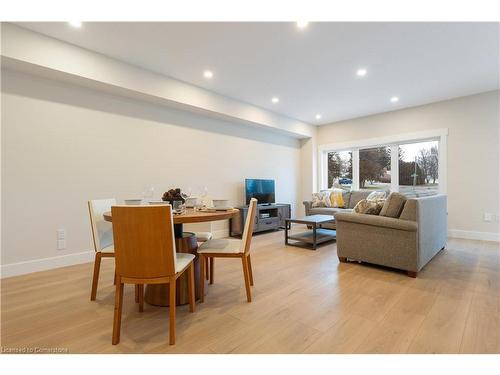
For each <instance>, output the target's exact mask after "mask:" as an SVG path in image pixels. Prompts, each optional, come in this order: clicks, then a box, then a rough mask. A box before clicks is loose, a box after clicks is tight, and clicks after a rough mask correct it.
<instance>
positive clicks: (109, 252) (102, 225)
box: [88, 199, 116, 301]
mask: <svg viewBox="0 0 500 375" xmlns="http://www.w3.org/2000/svg"><path fill="white" fill-rule="evenodd" d="M115 204H116V199H98V200H91V201H88V207H89V215H90V226H91V228H92V239H93V243H94V250H95V260H94V274H93V277H92V289H91V292H90V300H91V301H95V299H96V295H97V284H98V283H99V271H100V269H101V258H114V257H115V250H114V247H113V228H112V225H111V223H109V222H107V221H105V220H104V217H103V214H104V213H105V212H108V211H111V206H114V205H115ZM115 282H116V280H115Z"/></svg>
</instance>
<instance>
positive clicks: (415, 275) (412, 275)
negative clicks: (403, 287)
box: [406, 271, 418, 279]
mask: <svg viewBox="0 0 500 375" xmlns="http://www.w3.org/2000/svg"><path fill="white" fill-rule="evenodd" d="M406 273H407V274H408V277H413V278H414V279H415V278H416V277H417V274H418V272H415V271H406Z"/></svg>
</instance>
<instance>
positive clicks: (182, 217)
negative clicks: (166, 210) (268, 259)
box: [103, 208, 239, 306]
mask: <svg viewBox="0 0 500 375" xmlns="http://www.w3.org/2000/svg"><path fill="white" fill-rule="evenodd" d="M238 212H239V210H238V209H236V208H234V209H230V210H224V211H215V210H206V211H205V210H202V211H195V210H194V209H192V208H188V209H186V212H185V213H183V214H179V215H174V232H175V247H176V251H177V252H178V253H191V254H193V255H194V256H195V259H194V270H195V294H196V298H197V299H198V298H199V297H200V290H201V288H200V262H199V260H198V259H199V257H198V253H197V250H198V242H197V240H196V235H195V234H194V233H192V232H184V230H183V224H188V223H203V222H209V221H218V220H228V219H229V220H232V219H234V218H237V217H238ZM103 216H104V220H106V221H109V222H112V221H113V217H112V215H111V211H109V212H105V213H104V215H103ZM229 227H231V223H229ZM187 277H188V273H187V272H184V274H182V275H181V276H180V277H179V278H178V279H177V287H176V289H177V290H176V298H177V305H185V304H187V303H188V302H189V295H188V279H187ZM204 282H206V281H204ZM204 289H205V291H206V290H207V289H208V288H204ZM144 300H145V301H146V302H147V303H149V304H150V305H156V306H168V305H169V302H168V301H169V290H168V284H150V285H147V286H146V294H145V296H144Z"/></svg>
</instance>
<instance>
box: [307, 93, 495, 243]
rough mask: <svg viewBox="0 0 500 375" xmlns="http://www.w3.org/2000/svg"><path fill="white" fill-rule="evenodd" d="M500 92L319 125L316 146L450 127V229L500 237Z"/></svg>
mask: <svg viewBox="0 0 500 375" xmlns="http://www.w3.org/2000/svg"><path fill="white" fill-rule="evenodd" d="M499 121H500V120H499V91H493V92H488V93H483V94H478V95H473V96H467V97H462V98H458V99H453V100H448V101H443V102H438V103H433V104H429V105H425V106H420V107H414V108H409V109H403V110H400V111H394V112H387V113H382V114H378V115H373V116H367V117H363V118H358V119H353V120H348V121H341V122H337V123H333V124H329V125H324V126H321V127H319V129H318V132H317V138H318V141H317V143H318V145H323V144H329V143H340V142H348V141H355V140H362V139H367V138H375V137H382V136H389V135H394V134H404V133H411V132H416V131H421V130H428V129H441V128H448V130H449V133H448V159H447V160H448V174H447V180H448V213H449V221H448V223H449V229H450V231H451V232H450V234H452V235H456V236H466V237H476V238H483V239H484V238H488V239H495V238H497V239H499V240H500V234H499V223H496V222H494V221H493V222H484V221H483V214H484V213H485V212H489V213H499V212H500V200H499V195H500V194H499V191H500V190H499V186H500V179H499V177H500V166H499V132H500V123H499Z"/></svg>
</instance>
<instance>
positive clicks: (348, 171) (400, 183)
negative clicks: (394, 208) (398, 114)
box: [319, 129, 448, 196]
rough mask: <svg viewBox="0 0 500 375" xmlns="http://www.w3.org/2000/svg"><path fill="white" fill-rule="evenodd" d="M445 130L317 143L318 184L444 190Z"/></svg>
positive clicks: (415, 191) (406, 190)
mask: <svg viewBox="0 0 500 375" xmlns="http://www.w3.org/2000/svg"><path fill="white" fill-rule="evenodd" d="M447 135H448V130H447V129H437V130H429V131H422V132H417V133H411V134H407V135H404V134H403V135H391V136H388V137H381V138H373V139H366V140H360V141H354V142H345V143H339V144H331V145H321V146H319V156H320V159H319V164H320V171H321V172H320V174H319V186H320V189H325V188H331V187H332V185H333V184H334V183H335V182H338V183H340V184H341V185H344V186H346V187H350V188H351V189H353V190H356V189H373V190H375V189H377V190H378V189H384V190H385V189H390V190H391V191H400V192H402V193H405V194H407V195H413V194H414V195H416V196H422V195H431V194H436V193H446V164H447V163H446V143H447V142H446V141H447Z"/></svg>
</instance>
